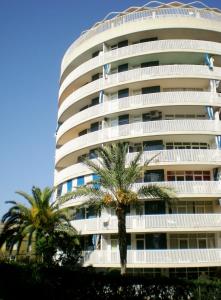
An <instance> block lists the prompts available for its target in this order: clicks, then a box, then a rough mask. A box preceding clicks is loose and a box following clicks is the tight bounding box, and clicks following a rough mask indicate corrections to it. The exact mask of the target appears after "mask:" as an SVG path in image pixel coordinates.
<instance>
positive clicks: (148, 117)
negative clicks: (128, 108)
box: [142, 110, 162, 122]
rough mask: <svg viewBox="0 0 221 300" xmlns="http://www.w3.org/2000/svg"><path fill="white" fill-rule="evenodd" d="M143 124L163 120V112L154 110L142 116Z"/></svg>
mask: <svg viewBox="0 0 221 300" xmlns="http://www.w3.org/2000/svg"><path fill="white" fill-rule="evenodd" d="M142 118H143V122H149V121H156V120H162V112H161V111H157V110H153V111H150V112H148V113H145V114H143V115H142Z"/></svg>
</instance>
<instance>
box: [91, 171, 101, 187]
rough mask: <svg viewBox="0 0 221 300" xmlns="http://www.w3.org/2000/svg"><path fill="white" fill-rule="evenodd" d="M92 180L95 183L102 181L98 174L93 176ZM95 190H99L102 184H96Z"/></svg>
mask: <svg viewBox="0 0 221 300" xmlns="http://www.w3.org/2000/svg"><path fill="white" fill-rule="evenodd" d="M92 179H93V180H94V181H98V180H99V179H100V176H99V175H97V174H93V175H92ZM93 188H94V189H99V188H100V184H99V183H95V184H94V185H93Z"/></svg>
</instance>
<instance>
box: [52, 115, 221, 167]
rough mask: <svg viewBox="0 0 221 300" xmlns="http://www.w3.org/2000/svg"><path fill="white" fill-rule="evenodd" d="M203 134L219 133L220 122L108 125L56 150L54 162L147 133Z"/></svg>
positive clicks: (162, 121) (173, 121)
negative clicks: (88, 148) (103, 144)
mask: <svg viewBox="0 0 221 300" xmlns="http://www.w3.org/2000/svg"><path fill="white" fill-rule="evenodd" d="M174 133H176V134H177V135H179V134H192V135H193V134H203V135H206V134H207V135H208V134H212V135H220V134H221V122H217V121H213V120H160V121H151V122H140V123H131V124H127V125H121V126H114V127H108V128H105V129H102V130H98V131H95V132H91V133H88V134H85V135H83V136H80V137H77V138H75V139H73V140H71V141H69V142H67V143H66V144H64V145H63V146H62V147H60V148H59V149H57V150H56V159H55V161H56V164H57V163H58V162H59V160H61V159H62V158H64V157H65V156H67V155H69V154H71V153H74V152H75V151H77V150H80V149H84V148H86V147H89V146H96V145H99V144H101V143H107V142H111V141H118V140H121V139H130V138H133V137H142V136H146V135H148V136H149V137H150V136H154V135H162V134H163V135H170V134H174Z"/></svg>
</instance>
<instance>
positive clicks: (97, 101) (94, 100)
mask: <svg viewBox="0 0 221 300" xmlns="http://www.w3.org/2000/svg"><path fill="white" fill-rule="evenodd" d="M97 104H99V97H96V98H93V99H92V100H91V106H94V105H97Z"/></svg>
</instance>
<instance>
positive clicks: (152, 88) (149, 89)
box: [141, 85, 160, 94]
mask: <svg viewBox="0 0 221 300" xmlns="http://www.w3.org/2000/svg"><path fill="white" fill-rule="evenodd" d="M141 91H142V94H151V93H159V92H160V86H159V85H157V86H149V87H144V88H142V90H141Z"/></svg>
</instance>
